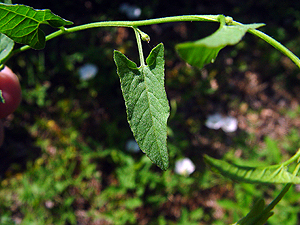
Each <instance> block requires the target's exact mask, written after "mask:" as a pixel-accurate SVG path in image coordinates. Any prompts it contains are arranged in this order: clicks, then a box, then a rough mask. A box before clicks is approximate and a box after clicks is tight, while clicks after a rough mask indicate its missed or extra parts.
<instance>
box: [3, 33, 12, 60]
mask: <svg viewBox="0 0 300 225" xmlns="http://www.w3.org/2000/svg"><path fill="white" fill-rule="evenodd" d="M14 44H15V42H14V41H13V40H12V39H10V38H9V37H7V36H6V35H4V34H1V33H0V61H1V60H2V59H4V58H5V57H6V56H8V55H9V53H10V52H11V51H12V50H13V48H14Z"/></svg>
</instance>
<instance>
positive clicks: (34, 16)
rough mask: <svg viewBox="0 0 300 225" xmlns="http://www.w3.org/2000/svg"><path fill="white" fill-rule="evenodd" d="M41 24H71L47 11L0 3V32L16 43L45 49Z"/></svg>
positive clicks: (59, 25) (58, 25)
mask: <svg viewBox="0 0 300 225" xmlns="http://www.w3.org/2000/svg"><path fill="white" fill-rule="evenodd" d="M41 24H48V25H50V26H52V27H56V28H58V27H62V26H66V25H71V24H73V23H72V22H70V21H67V20H65V19H62V18H61V17H59V16H57V15H55V14H53V13H52V12H51V11H50V10H49V9H45V10H36V9H33V8H31V7H29V6H25V5H9V4H3V3H0V32H1V33H3V34H5V35H7V36H8V37H9V38H11V39H13V40H14V41H15V42H17V43H21V44H27V45H29V46H30V47H32V48H34V49H42V48H44V47H45V34H44V32H43V31H42V30H41V29H40V28H39V26H40V25H41Z"/></svg>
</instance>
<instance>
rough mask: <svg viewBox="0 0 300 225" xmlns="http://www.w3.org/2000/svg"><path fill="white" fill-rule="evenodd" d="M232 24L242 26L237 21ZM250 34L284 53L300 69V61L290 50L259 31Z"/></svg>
mask: <svg viewBox="0 0 300 225" xmlns="http://www.w3.org/2000/svg"><path fill="white" fill-rule="evenodd" d="M232 24H233V25H235V24H239V25H241V23H239V22H236V21H233V22H232ZM248 32H249V33H251V34H253V35H255V36H257V37H259V38H261V39H263V40H264V41H265V42H267V43H268V44H270V45H272V46H273V47H274V48H276V49H277V50H279V51H280V52H281V53H283V54H284V55H286V56H287V57H289V58H290V59H291V60H292V61H293V62H294V63H295V64H296V65H297V66H298V67H299V68H300V59H299V58H298V57H297V56H296V55H295V54H294V53H293V52H291V51H290V50H289V49H287V47H285V46H284V45H282V44H281V43H280V42H278V41H276V40H275V39H274V38H272V37H270V36H269V35H267V34H265V33H263V32H261V31H259V30H255V29H249V30H248Z"/></svg>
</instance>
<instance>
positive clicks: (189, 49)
mask: <svg viewBox="0 0 300 225" xmlns="http://www.w3.org/2000/svg"><path fill="white" fill-rule="evenodd" d="M220 22H221V23H220V27H219V29H218V30H217V31H216V32H215V33H213V34H212V35H210V36H208V37H206V38H203V39H200V40H197V41H193V42H185V43H181V44H177V45H176V50H177V52H178V54H179V56H180V57H181V58H182V59H183V60H185V61H186V62H187V63H189V64H190V65H192V66H196V67H199V68H202V67H203V66H205V65H206V64H209V63H213V62H214V60H215V59H216V57H217V55H218V53H219V51H220V50H221V49H222V48H224V47H225V46H227V45H235V44H237V43H238V42H239V41H240V40H241V39H242V37H243V36H244V35H245V33H246V32H247V30H249V29H256V28H259V27H261V26H263V25H264V24H262V23H258V24H248V25H243V24H240V25H226V24H225V17H224V16H223V17H222V18H221V20H220Z"/></svg>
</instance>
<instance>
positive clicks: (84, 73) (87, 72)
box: [79, 64, 98, 80]
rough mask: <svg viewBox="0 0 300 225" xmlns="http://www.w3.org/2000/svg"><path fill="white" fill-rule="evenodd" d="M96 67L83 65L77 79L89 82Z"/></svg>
mask: <svg viewBox="0 0 300 225" xmlns="http://www.w3.org/2000/svg"><path fill="white" fill-rule="evenodd" d="M97 73H98V67H97V66H95V65H94V64H85V65H83V66H82V67H80V68H79V77H80V79H81V80H89V79H92V78H94V77H95V76H96V74H97Z"/></svg>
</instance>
